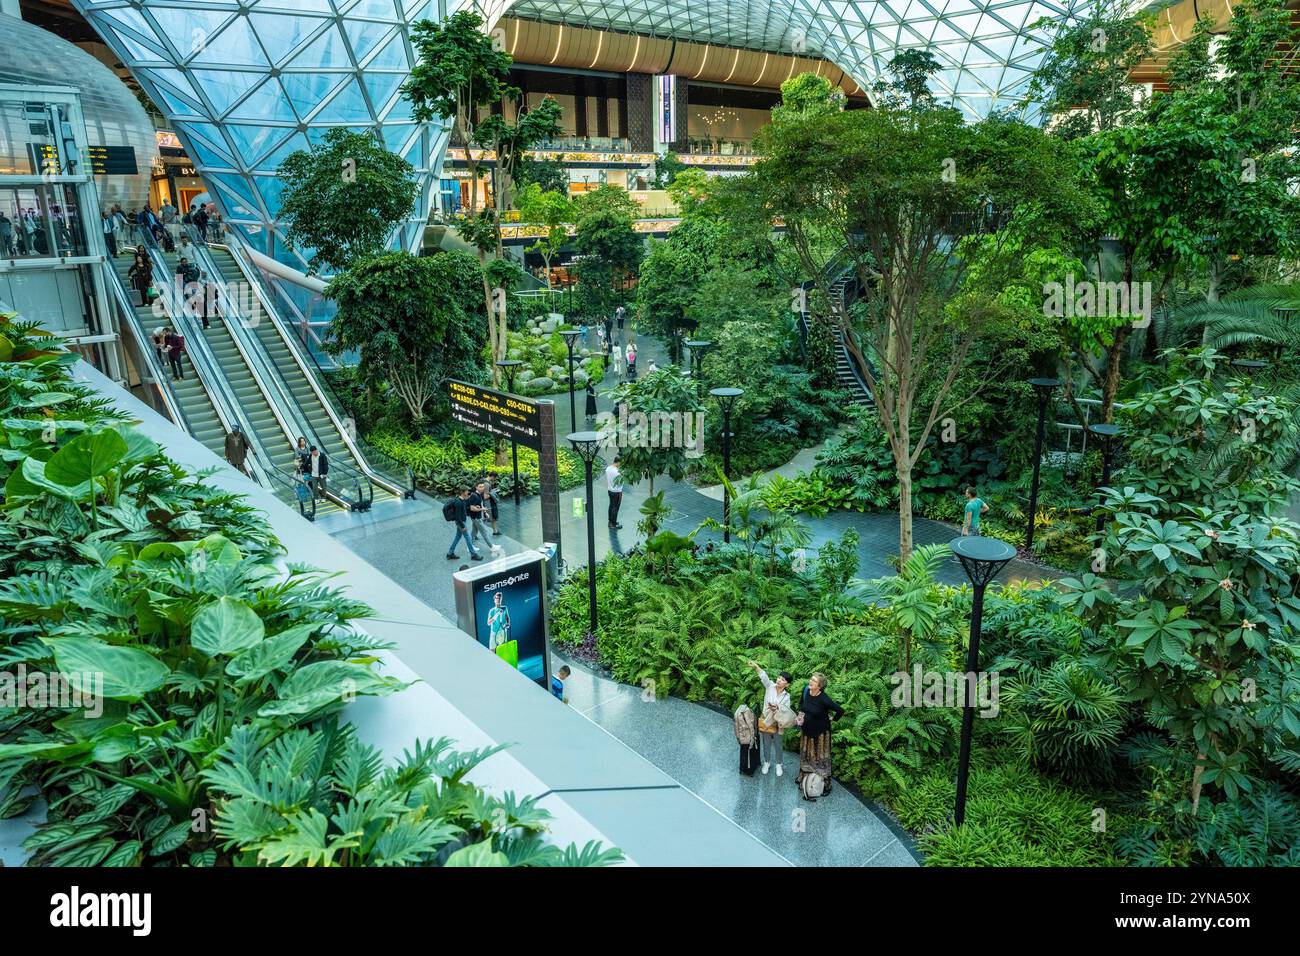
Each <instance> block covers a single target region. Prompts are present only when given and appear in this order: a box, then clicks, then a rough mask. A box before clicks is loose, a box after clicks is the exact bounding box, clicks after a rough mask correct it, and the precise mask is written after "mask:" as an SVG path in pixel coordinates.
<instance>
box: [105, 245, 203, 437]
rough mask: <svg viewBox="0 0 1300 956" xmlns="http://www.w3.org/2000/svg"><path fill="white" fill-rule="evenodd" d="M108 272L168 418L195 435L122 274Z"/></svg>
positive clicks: (122, 311)
mask: <svg viewBox="0 0 1300 956" xmlns="http://www.w3.org/2000/svg"><path fill="white" fill-rule="evenodd" d="M108 271H109V272H111V273H112V274H113V281H112V282H110V283H109V288H111V289H112V291H113V299H114V301H115V302H116V303H117V308H118V311H119V312H120V313H121V314H122V315H123V321H125V322H126V324H127V325H129V326H130V328H131V332H132V334H133V335H134V336H135V340H136V342H137V343H139V346H140V354H141V355H142V356H143V360H144V364H145V366H146V367H147V371H148V373H149V375H150V377H151V378H152V380H153V384H154V385H156V386H157V387H158V394H159V396H160V397H161V398H162V403H163V408H164V411H166V413H167V417H168V418H170V419H171V420H172V422H174V423H175V424H177V425H180V426H181V427H182V428H184V429H185V431H186V432H187V433H188V434H190V435H193V434H194V423H193V422H191V421H190V418H189V416H188V415H186V414H185V409H184V407H182V406H181V403H180V402H179V401H178V400H177V398H176V393H175V391H174V390H173V389H172V387H171V383H170V382H169V381H168V380H167V372H166V370H165V369H164V368H163V367H162V360H161V359H159V358H158V354H157V352H155V351H154V345H153V336H151V335H150V334H149V330H148V329H146V328H145V327H144V323H143V322H141V321H140V316H139V315H137V314H136V311H135V305H134V304H133V303H132V302H131V296H130V293H129V292H128V291H127V289H126V287H125V285H123V283H122V277H121V276H120V275H118V273H117V270H116V269H113V268H111V267H110V268H109V269H108ZM141 381H142V382H147V381H149V379H146V378H144V376H143V375H142V376H141Z"/></svg>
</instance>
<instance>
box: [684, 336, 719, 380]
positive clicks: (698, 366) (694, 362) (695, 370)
mask: <svg viewBox="0 0 1300 956" xmlns="http://www.w3.org/2000/svg"><path fill="white" fill-rule="evenodd" d="M716 344H717V343H715V342H711V341H709V340H708V339H688V340H687V342H686V347H687V348H688V349H690V350H691V377H692V378H694V379H695V380H696V381H697V382H698V381H700V375H701V374H702V373H703V372H704V356H705V355H706V354H707V353H708V351H709V349H711V348H713V347H714V345H716Z"/></svg>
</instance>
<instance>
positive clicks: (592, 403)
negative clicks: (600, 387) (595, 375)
mask: <svg viewBox="0 0 1300 956" xmlns="http://www.w3.org/2000/svg"><path fill="white" fill-rule="evenodd" d="M586 387H587V424H588V425H590V424H591V423H592V422H594V421H595V420H596V386H595V385H593V384H591V380H590V379H588V380H587V386H586Z"/></svg>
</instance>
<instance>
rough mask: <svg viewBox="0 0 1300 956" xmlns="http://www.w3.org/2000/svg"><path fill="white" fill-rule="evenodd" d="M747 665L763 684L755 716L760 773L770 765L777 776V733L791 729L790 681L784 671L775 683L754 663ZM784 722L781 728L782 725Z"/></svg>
mask: <svg viewBox="0 0 1300 956" xmlns="http://www.w3.org/2000/svg"><path fill="white" fill-rule="evenodd" d="M749 666H750V667H752V668H753V669H754V671H755V672H756V673H757V674H758V679H759V681H760V682H761V683H762V685H763V709H762V710H761V711H759V714H758V751H759V756H760V759H761V760H762V761H763V767H762V770H763V773H767V771H768V769H769V768H770V767H771V766H772V764H776V775H777V776H778V777H779V776H781V773H782V770H781V751H782V749H783V748H782V742H781V733H782V731H784V730H785V729H786V727H788V726H792V721H793V718H794V713H793V711H791V710H790V692H789V690H787V689H786V688H788V687H789V686H790V683H791V680H792V678H791V677H790V675H789V674H787V673H786V672H785V671H782V672H781V673H780V674H779V675H777V678H776V680H772V679H771V678H770V677H768V676H767V672H766V671H764V670H763V668H762V667H760V666H759V663H758V661H750V662H749ZM783 721H785V724H784V726H783V724H782V722H783Z"/></svg>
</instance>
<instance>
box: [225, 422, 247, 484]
mask: <svg viewBox="0 0 1300 956" xmlns="http://www.w3.org/2000/svg"><path fill="white" fill-rule="evenodd" d="M247 458H248V436H247V435H245V434H244V430H243V429H242V428H240V427H239V426H238V425H236V426H235V428H234V431H229V432H226V461H228V462H230V463H231V464H232V465H234V466H235V467H236V468H238V469H239V470H240V471H242V472H243V473H244V474H248V469H247V468H246V467H244V462H245V460H246V459H247Z"/></svg>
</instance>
